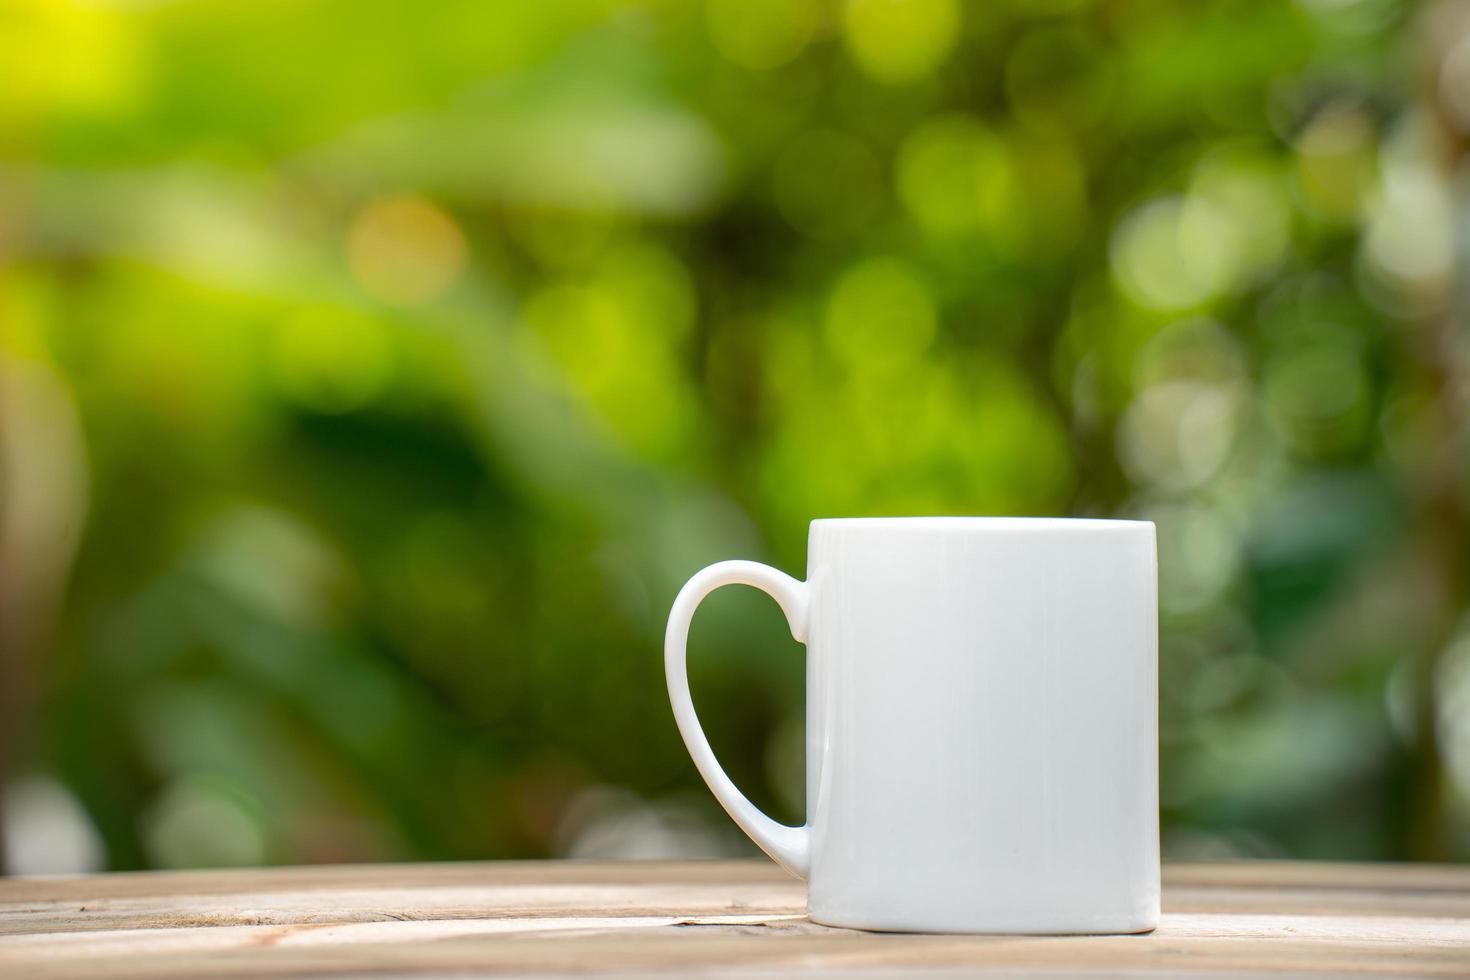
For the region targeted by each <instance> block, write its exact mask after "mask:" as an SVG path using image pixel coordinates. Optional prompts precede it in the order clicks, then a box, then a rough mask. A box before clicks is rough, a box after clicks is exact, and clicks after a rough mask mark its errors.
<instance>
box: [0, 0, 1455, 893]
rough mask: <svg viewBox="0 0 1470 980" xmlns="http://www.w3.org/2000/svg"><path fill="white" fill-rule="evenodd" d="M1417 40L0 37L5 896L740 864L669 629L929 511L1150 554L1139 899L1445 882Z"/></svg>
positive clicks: (564, 6)
mask: <svg viewBox="0 0 1470 980" xmlns="http://www.w3.org/2000/svg"><path fill="white" fill-rule="evenodd" d="M1425 24H1427V25H1429V26H1428V27H1427V28H1426V29H1424V30H1416V29H1415V28H1416V25H1425ZM1467 25H1470V16H1466V15H1465V14H1464V6H1463V4H1454V3H1445V4H1440V5H1438V6H1436V7H1433V8H1429V9H1427V10H1423V11H1421V10H1419V9H1418V8H1413V9H1410V8H1408V7H1406V5H1404V4H1402V3H1400V2H1398V0H1301V2H1300V3H1296V4H1292V3H1285V2H1253V0H1252V2H1246V0H1198V2H1176V0H1167V2H1166V0H1129V2H1122V3H1101V2H1096V3H1094V2H1089V0H1046V2H1035V0H1033V2H1027V3H1019V2H999V0H998V2H994V3H989V4H960V3H959V2H958V0H848V2H841V3H838V2H826V0H761V2H750V0H709V2H707V3H703V4H692V3H691V4H685V3H675V2H652V0H650V2H643V3H639V2H630V3H597V2H559V3H539V4H530V3H525V4H522V3H495V4H488V3H475V2H457V0H455V2H451V0H444V2H436V3H430V4H418V5H404V4H401V3H394V2H380V0H354V2H350V3H349V2H344V0H295V2H289V3H288V2H284V0H275V2H257V3H242V2H227V0H211V2H191V3H184V2H149V3H128V2H121V0H118V2H82V0H74V2H73V0H0V446H3V456H0V465H3V471H0V472H3V479H0V491H3V493H4V497H3V498H0V500H3V511H0V513H3V514H4V519H3V522H0V622H3V623H4V626H3V627H0V644H3V645H0V651H3V654H0V655H3V656H4V658H5V659H4V663H5V668H4V669H5V674H4V675H3V677H0V685H3V687H4V688H5V690H6V696H5V706H6V711H5V715H6V722H7V724H8V731H7V732H6V733H5V737H6V741H7V745H8V748H9V752H8V766H9V778H10V787H11V792H10V795H9V800H10V805H9V806H8V809H7V810H6V812H7V814H8V815H9V816H8V817H7V824H6V826H7V827H8V828H9V830H10V839H9V840H8V842H7V843H8V847H9V849H10V851H11V862H10V863H11V864H12V865H13V866H17V867H31V866H33V865H35V864H36V862H34V861H30V862H28V861H27V858H26V856H25V851H26V849H27V848H28V847H31V846H39V845H37V844H35V842H34V841H33V840H32V839H31V838H29V837H27V836H26V835H27V833H34V830H33V828H34V827H35V826H37V825H38V821H42V822H44V821H43V818H44V817H45V816H46V815H47V814H52V815H53V816H54V819H55V820H62V818H63V817H65V815H66V808H67V807H68V806H72V809H73V810H76V809H77V807H78V806H79V808H80V812H81V813H84V814H85V821H82V822H81V825H82V826H83V828H85V826H88V825H90V826H93V827H95V828H96V831H97V833H98V835H100V841H101V844H102V847H103V851H104V853H105V858H104V861H105V863H106V865H108V866H111V867H117V868H126V867H142V866H179V865H191V864H222V863H254V862H291V861H327V860H364V859H390V858H453V857H487V856H494V857H508V856H542V855H559V854H617V855H630V854H631V855H653V854H715V853H741V852H743V850H745V849H748V845H747V844H746V843H745V842H744V841H743V839H741V838H740V837H739V835H738V832H736V831H735V830H734V829H733V828H732V827H731V826H730V825H729V824H728V822H727V821H726V820H725V819H724V818H723V816H722V815H721V814H720V813H719V811H718V809H717V808H716V807H715V805H714V804H713V802H712V801H711V800H709V799H708V797H707V795H706V794H705V793H704V792H703V790H702V788H701V787H700V786H699V784H698V782H697V777H696V775H695V773H694V770H693V767H692V766H691V765H690V763H689V762H688V760H687V758H686V756H685V754H684V751H683V748H682V746H681V744H680V743H679V740H678V736H677V734H676V732H675V729H674V726H673V723H672V719H671V717H670V714H669V711H668V708H667V703H666V697H665V693H664V682H663V679H662V672H661V671H662V668H661V656H660V652H659V651H660V638H661V633H662V626H663V617H664V614H665V612H666V611H667V607H668V603H669V602H670V601H671V599H672V596H673V594H674V592H675V590H676V589H677V587H678V586H679V584H681V583H682V581H683V580H684V578H686V577H687V576H688V575H689V574H690V573H691V572H693V571H694V570H695V569H697V568H698V567H700V566H701V565H702V564H704V563H706V562H708V561H711V560H715V559H719V558H727V557H738V556H745V557H753V558H763V559H766V560H769V561H773V562H775V563H777V564H779V565H780V566H782V567H784V568H786V569H788V570H790V571H792V572H795V573H800V571H801V569H802V567H803V566H804V561H805V525H806V522H807V521H808V520H810V519H811V518H813V517H820V516H840V515H845V516H854V515H875V514H929V513H946V514H948V513H955V514H1079V515H1102V516H1121V517H1143V518H1148V519H1152V520H1154V521H1156V522H1157V523H1158V526H1159V533H1160V547H1161V555H1160V562H1161V587H1162V617H1163V619H1162V624H1161V628H1162V638H1163V653H1162V660H1163V663H1162V705H1161V712H1162V734H1163V745H1162V767H1163V768H1162V775H1163V786H1162V791H1163V806H1164V826H1165V848H1166V852H1167V853H1171V854H1181V855H1227V854H1291V855H1300V856H1335V857H1370V858H1408V857H1440V858H1444V857H1454V856H1459V857H1470V804H1467V801H1470V721H1467V720H1466V719H1467V718H1470V640H1467V639H1465V638H1464V637H1463V636H1462V634H1461V632H1460V630H1461V627H1460V623H1459V616H1460V613H1461V610H1462V608H1463V606H1464V603H1465V598H1466V593H1467V575H1466V568H1465V558H1464V552H1465V545H1466V535H1467V530H1466V520H1465V515H1464V511H1465V506H1466V495H1465V481H1466V478H1467V474H1466V472H1465V456H1464V454H1463V452H1462V450H1461V447H1462V445H1463V439H1462V419H1463V415H1464V411H1465V405H1464V401H1465V391H1466V388H1465V387H1464V384H1463V381H1461V380H1459V379H1460V376H1461V362H1462V361H1463V359H1464V357H1465V353H1464V352H1465V349H1466V345H1465V341H1464V338H1463V336H1462V334H1461V333H1460V331H1461V329H1462V327H1461V325H1460V321H1459V320H1458V318H1457V317H1458V315H1459V313H1460V312H1461V310H1460V309H1459V308H1457V306H1458V307H1463V305H1464V302H1465V300H1464V295H1465V294H1464V292H1463V290H1464V278H1463V271H1464V268H1465V267H1464V264H1463V263H1464V261H1465V260H1464V257H1463V255H1461V256H1459V257H1458V258H1457V256H1456V231H1455V222H1456V220H1459V221H1461V222H1463V220H1464V216H1465V214H1466V200H1465V195H1464V193H1463V192H1460V193H1459V194H1458V196H1457V192H1456V189H1455V184H1454V181H1453V174H1454V173H1455V168H1456V167H1457V166H1459V165H1460V164H1459V162H1458V161H1460V160H1461V159H1462V158H1463V156H1464V153H1463V150H1464V142H1465V136H1464V134H1465V132H1467V131H1470V95H1467V94H1466V93H1470V68H1467V67H1466V66H1467V65H1470V41H1467V40H1466V38H1467V37H1470V26H1467ZM1455 45H1459V47H1455ZM1457 52H1458V53H1457ZM1457 59H1458V60H1457ZM1456 65H1458V66H1459V67H1458V68H1457V67H1455V66H1456ZM1421 78H1422V79H1427V81H1425V82H1423V83H1422V84H1420V83H1419V80H1420V79H1421ZM1457 216H1458V218H1457ZM1460 234H1461V235H1463V225H1462V230H1461V232H1460ZM693 649H694V655H693V658H692V660H693V664H694V668H693V669H694V672H695V673H694V687H695V696H696V699H697V700H698V701H699V703H700V706H701V712H702V715H703V718H704V721H705V725H706V728H707V729H708V730H709V731H710V733H711V737H712V739H713V741H714V744H715V748H716V750H717V752H719V753H720V755H721V757H722V759H723V760H725V762H726V764H727V766H728V767H729V769H730V771H731V774H732V776H733V777H734V778H735V779H736V781H737V782H739V783H740V784H741V785H742V786H743V787H745V788H746V790H747V792H748V793H750V795H751V796H752V798H753V799H755V800H756V801H757V802H758V803H760V804H762V805H764V806H767V807H769V808H771V809H772V810H773V811H774V812H775V813H776V814H777V815H779V816H781V817H783V818H786V819H799V817H800V813H801V812H802V800H801V792H802V786H801V778H800V771H801V764H802V763H801V751H802V745H801V738H800V733H801V725H802V697H803V694H802V677H803V668H802V661H801V652H800V648H799V647H798V646H797V645H796V644H795V643H793V642H792V641H791V640H790V639H789V638H788V637H787V636H786V635H785V632H784V626H783V624H782V622H781V620H780V616H779V613H778V612H777V611H776V610H775V608H774V606H772V605H771V604H769V603H768V602H767V601H766V600H764V599H762V598H760V597H757V596H755V595H754V594H748V595H745V594H734V595H730V594H724V593H722V594H720V595H719V596H717V597H715V598H714V599H712V600H711V602H710V603H709V605H708V607H707V608H706V610H705V611H704V612H703V613H702V614H701V617H700V620H699V622H698V623H697V624H696V627H695V636H694V641H693ZM38 787H40V789H38ZM62 788H64V791H63V790H62ZM42 790H44V791H42ZM48 801H49V802H48ZM69 801H75V805H73V803H72V802H69ZM47 807H50V808H51V809H49V810H48V809H47ZM38 808H39V809H38ZM37 813H40V814H41V816H40V817H38V816H37V815H36V814H37ZM75 816H76V814H75V813H74V814H73V818H75ZM63 822H64V821H63ZM74 822H75V820H74ZM28 828H32V829H28ZM85 836H86V835H85V834H82V835H81V838H82V839H84V838H85ZM78 846H80V845H78ZM63 850H64V849H63ZM73 851H75V847H74V848H73Z"/></svg>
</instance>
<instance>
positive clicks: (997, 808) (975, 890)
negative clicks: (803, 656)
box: [664, 517, 1159, 933]
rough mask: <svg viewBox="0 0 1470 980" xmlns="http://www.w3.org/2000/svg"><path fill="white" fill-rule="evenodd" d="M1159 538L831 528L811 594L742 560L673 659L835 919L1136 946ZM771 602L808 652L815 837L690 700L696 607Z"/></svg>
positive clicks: (1146, 902) (775, 834) (817, 544)
mask: <svg viewBox="0 0 1470 980" xmlns="http://www.w3.org/2000/svg"><path fill="white" fill-rule="evenodd" d="M1157 579H1158V573H1157V559H1156V551H1155V544H1154V526H1153V524H1151V523H1148V522H1146V521H1104V520H1064V519H1052V518H982V517H975V518H970V517H912V518H874V519H852V520H848V519H842V520H819V521H813V522H812V525H811V536H810V539H809V543H808V561H807V580H806V581H805V582H799V581H797V580H796V579H793V578H791V577H790V576H788V575H785V574H783V573H782V572H779V571H777V570H776V569H774V568H771V567H769V566H767V565H762V564H758V563H756V562H750V561H726V562H720V563H718V564H715V565H711V566H709V567H708V568H705V569H704V570H702V571H700V572H699V573H698V574H696V575H695V576H694V577H693V578H692V579H690V580H689V583H688V584H687V585H685V586H684V588H683V590H682V591H680V593H679V596H678V598H677V599H676V600H675V601H674V607H673V610H672V611H671V612H670V614H669V625H668V632H667V634H666V636H665V641H664V655H665V666H666V669H667V672H668V683H669V697H670V699H671V700H672V701H673V706H674V717H675V718H676V720H677V721H678V724H679V731H680V732H681V733H682V734H683V736H684V743H685V745H687V746H688V748H689V752H690V754H691V755H692V756H693V757H694V763H695V765H696V766H698V768H699V771H700V773H701V774H702V775H703V776H704V778H705V781H706V782H707V783H708V784H709V787H710V789H711V790H713V791H714V794H715V796H716V797H717V798H718V799H719V801H720V803H721V804H722V805H723V806H724V808H725V809H726V811H728V812H729V814H730V816H731V817H733V818H734V819H735V822H736V823H737V824H739V825H740V827H741V828H742V829H743V830H744V831H745V832H746V833H747V834H749V835H750V836H751V838H752V839H753V840H754V841H755V842H756V843H757V844H759V845H760V846H761V848H762V849H764V850H765V852H766V853H767V854H769V855H770V856H771V857H772V858H774V859H775V860H776V861H777V862H779V863H780V864H781V865H782V866H784V867H786V868H787V869H789V870H790V871H792V872H794V873H795V874H797V875H799V876H801V877H803V878H805V879H807V896H808V908H809V912H810V915H811V917H812V919H814V920H815V921H817V922H821V923H825V924H827V925H834V926H849V927H853V928H860V929H882V930H901V931H913V932H986V933H999V932H1013V933H1126V932H1145V931H1147V930H1150V929H1153V928H1154V927H1155V926H1156V925H1157V924H1158V919H1159V836H1158V833H1159V832H1158V817H1159V809H1158V680H1157V678H1158V669H1157V663H1158V585H1157ZM733 584H741V585H751V586H755V587H756V588H758V589H762V590H764V591H765V592H767V593H769V594H770V595H771V597H772V598H774V599H775V600H776V601H777V602H778V603H779V604H780V605H781V608H782V610H784V611H785V613H786V620H787V622H788V623H789V624H790V626H791V633H792V635H793V636H795V637H796V639H797V640H799V641H801V642H802V643H805V644H806V647H807V719H806V724H807V740H806V753H807V823H806V825H805V826H802V827H788V826H784V825H782V824H779V823H776V822H775V821H774V820H772V819H771V818H770V817H767V816H766V815H765V814H764V813H762V812H760V811H759V810H757V809H756V808H755V807H754V806H753V805H752V804H751V803H750V801H749V800H747V799H746V798H745V796H744V795H743V794H742V793H741V792H740V790H739V789H737V788H736V786H735V784H734V783H732V782H731V781H730V778H729V777H728V776H726V775H725V772H724V770H723V769H721V768H720V764H719V763H718V762H717V761H716V760H715V757H714V754H713V753H712V752H711V751H710V746H709V742H708V741H707V740H706V739H705V736H704V732H703V731H702V730H701V729H700V727H699V720H698V719H697V718H696V717H695V713H694V705H693V703H692V702H691V700H690V697H689V681H688V677H687V675H686V673H685V644H686V641H687V639H688V635H689V624H690V621H691V619H692V618H693V616H694V610H695V607H697V606H698V605H699V602H700V600H702V599H703V598H704V597H705V596H706V595H708V594H709V593H710V592H712V591H713V590H715V589H717V588H719V587H720V586H722V585H733Z"/></svg>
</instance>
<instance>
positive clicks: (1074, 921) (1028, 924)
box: [807, 910, 1159, 936]
mask: <svg viewBox="0 0 1470 980" xmlns="http://www.w3.org/2000/svg"><path fill="white" fill-rule="evenodd" d="M807 918H809V919H811V921H813V922H815V923H817V924H818V925H823V926H833V927H835V928H838V929H861V930H863V931H864V932H908V933H930V934H940V935H976V936H1127V935H1138V934H1140V933H1148V932H1153V931H1154V930H1155V929H1157V928H1158V927H1159V916H1158V913H1157V912H1155V913H1153V914H1152V915H1141V916H1140V915H1132V916H1129V915H1099V916H1058V917H1056V918H1054V919H1052V918H1038V917H1034V916H1033V917H1027V918H1024V919H1021V918H1017V919H1006V918H995V919H991V918H985V919H970V920H962V919H959V918H956V919H954V920H940V919H934V918H931V917H928V916H924V917H914V918H909V917H907V916H904V915H902V914H888V915H882V914H879V915H853V914H848V915H843V914H840V913H839V914H829V913H826V912H820V911H815V910H811V911H808V913H807Z"/></svg>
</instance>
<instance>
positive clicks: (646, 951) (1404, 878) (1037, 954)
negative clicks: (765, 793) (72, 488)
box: [0, 861, 1470, 978]
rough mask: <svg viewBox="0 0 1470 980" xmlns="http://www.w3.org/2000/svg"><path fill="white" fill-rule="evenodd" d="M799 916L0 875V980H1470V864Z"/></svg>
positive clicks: (169, 877) (660, 880)
mask: <svg viewBox="0 0 1470 980" xmlns="http://www.w3.org/2000/svg"><path fill="white" fill-rule="evenodd" d="M804 911H805V905H804V897H803V886H802V884H801V883H800V882H798V881H796V880H794V879H792V878H789V877H787V876H786V875H785V874H784V873H783V872H781V871H780V870H779V869H778V868H776V867H775V866H774V865H772V864H769V863H766V862H759V861H711V862H699V861H695V862H679V863H662V862H658V863H655V862H646V863H645V862H638V863H615V862H601V863H584V862H565V863H490V864H420V865H378V866H351V867H322V868H276V869H265V870H249V871H218V872H212V871H186V872H164V873H139V874H114V875H100V876H92V877H80V878H49V879H10V880H4V879H0V976H3V977H26V978H32V977H34V978H44V977H98V976H111V977H242V976H289V975H314V976H363V975H414V976H433V975H445V976H448V975H455V976H462V975H466V974H476V973H489V972H513V973H518V974H527V973H576V972H593V973H599V974H603V975H612V976H616V975H645V974H650V973H665V974H673V975H681V976H683V975H690V974H696V973H697V974H705V975H711V974H746V973H749V972H752V971H768V972H776V973H780V974H790V973H798V972H799V973H803V974H811V975H817V976H822V975H838V974H843V973H846V972H849V971H852V970H857V969H861V970H863V971H864V976H869V977H881V976H894V977H900V976H913V975H915V974H917V973H921V972H925V971H929V972H933V973H936V974H942V973H952V972H962V973H981V974H985V975H996V976H1031V975H1036V974H1038V973H1041V974H1059V973H1086V974H1089V975H1114V976H1132V975H1138V974H1158V975H1167V976H1181V975H1199V976H1212V977H1213V976H1240V975H1251V976H1257V975H1260V976H1278V975H1291V976H1314V975H1315V976H1351V975H1394V976H1470V868H1459V867H1446V866H1429V865H1344V864H1305V863H1285V862H1248V863H1239V864H1212V865H1203V864H1200V865H1175V866H1172V867H1168V868H1166V870H1165V874H1164V918H1163V922H1162V924H1161V926H1160V928H1159V929H1158V931H1157V932H1155V933H1153V934H1152V935H1148V936H1082V937H1061V936H1059V937H1012V936H917V935H879V934H874V933H864V932H855V931H851V930H844V929H831V928H827V927H824V926H819V925H815V924H813V923H811V922H809V921H808V920H807V919H806V917H805V914H804Z"/></svg>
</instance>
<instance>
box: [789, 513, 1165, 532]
mask: <svg viewBox="0 0 1470 980" xmlns="http://www.w3.org/2000/svg"><path fill="white" fill-rule="evenodd" d="M811 524H812V526H813V527H815V526H817V525H818V524H824V525H828V524H830V525H838V526H854V527H868V528H878V527H882V526H883V525H892V526H894V528H895V529H898V528H906V529H908V528H935V529H944V530H964V529H972V530H977V531H979V530H996V531H998V530H1007V529H1010V530H1040V529H1043V528H1044V529H1056V530H1062V529H1069V528H1070V529H1074V530H1078V531H1082V530H1099V531H1100V530H1107V529H1114V530H1120V531H1121V530H1125V529H1128V528H1150V529H1152V528H1153V527H1154V522H1153V521H1139V520H1124V519H1115V518H1108V517H967V516H961V515H954V516H943V515H934V516H913V517H818V518H814V519H813V520H812V522H811Z"/></svg>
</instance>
